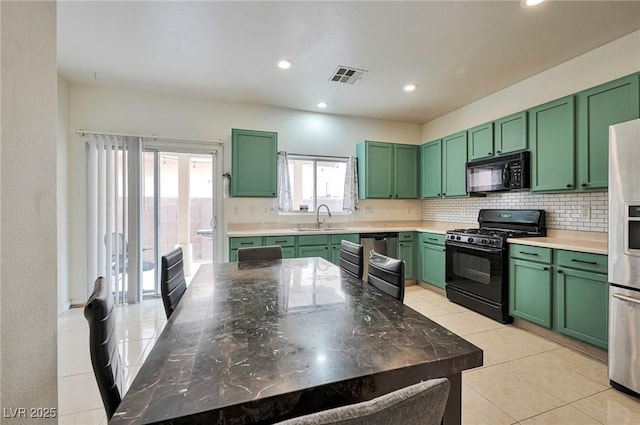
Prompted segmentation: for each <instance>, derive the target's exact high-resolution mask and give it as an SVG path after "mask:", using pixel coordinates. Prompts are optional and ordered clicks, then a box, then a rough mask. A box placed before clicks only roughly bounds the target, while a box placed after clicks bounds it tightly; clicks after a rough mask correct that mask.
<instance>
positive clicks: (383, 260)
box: [367, 250, 404, 302]
mask: <svg viewBox="0 0 640 425" xmlns="http://www.w3.org/2000/svg"><path fill="white" fill-rule="evenodd" d="M367 280H368V282H369V284H371V285H373V286H375V287H376V288H378V289H379V290H381V291H382V292H386V293H387V294H389V295H391V296H392V297H394V298H396V299H397V300H399V301H401V302H403V301H404V261H402V260H397V259H395V258H390V257H387V256H386V255H382V254H378V253H377V252H375V251H374V250H371V256H370V257H369V272H368V276H367Z"/></svg>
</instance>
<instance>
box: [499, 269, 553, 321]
mask: <svg viewBox="0 0 640 425" xmlns="http://www.w3.org/2000/svg"><path fill="white" fill-rule="evenodd" d="M551 284H552V273H551V267H550V266H549V265H545V264H539V263H534V262H531V261H523V260H514V259H511V260H510V261H509V314H511V315H512V316H517V317H521V318H523V319H525V320H528V321H530V322H533V323H535V324H537V325H540V326H544V327H545V328H551V302H552V299H551Z"/></svg>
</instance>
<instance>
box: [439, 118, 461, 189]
mask: <svg viewBox="0 0 640 425" xmlns="http://www.w3.org/2000/svg"><path fill="white" fill-rule="evenodd" d="M442 158H443V161H442V163H443V166H442V176H443V177H442V195H443V196H447V197H449V196H465V195H466V194H467V183H466V179H467V177H466V169H465V164H466V162H467V132H466V131H462V132H460V133H456V134H452V135H451V136H448V137H445V138H444V139H442Z"/></svg>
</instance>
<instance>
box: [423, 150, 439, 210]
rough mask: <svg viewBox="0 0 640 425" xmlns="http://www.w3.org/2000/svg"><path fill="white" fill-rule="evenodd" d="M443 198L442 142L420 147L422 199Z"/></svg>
mask: <svg viewBox="0 0 640 425" xmlns="http://www.w3.org/2000/svg"><path fill="white" fill-rule="evenodd" d="M440 196H442V140H436V141H435V142H430V143H425V144H424V145H422V146H420V197H421V198H439V197H440Z"/></svg>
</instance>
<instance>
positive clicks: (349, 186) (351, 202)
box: [342, 156, 358, 211]
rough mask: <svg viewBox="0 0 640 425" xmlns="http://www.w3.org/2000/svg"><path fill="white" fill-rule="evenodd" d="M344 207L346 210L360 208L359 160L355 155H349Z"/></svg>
mask: <svg viewBox="0 0 640 425" xmlns="http://www.w3.org/2000/svg"><path fill="white" fill-rule="evenodd" d="M342 209H343V210H345V211H356V210H357V209H358V160H357V158H356V157H355V156H351V157H349V160H348V161H347V171H346V173H345V176H344V200H343V201H342Z"/></svg>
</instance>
